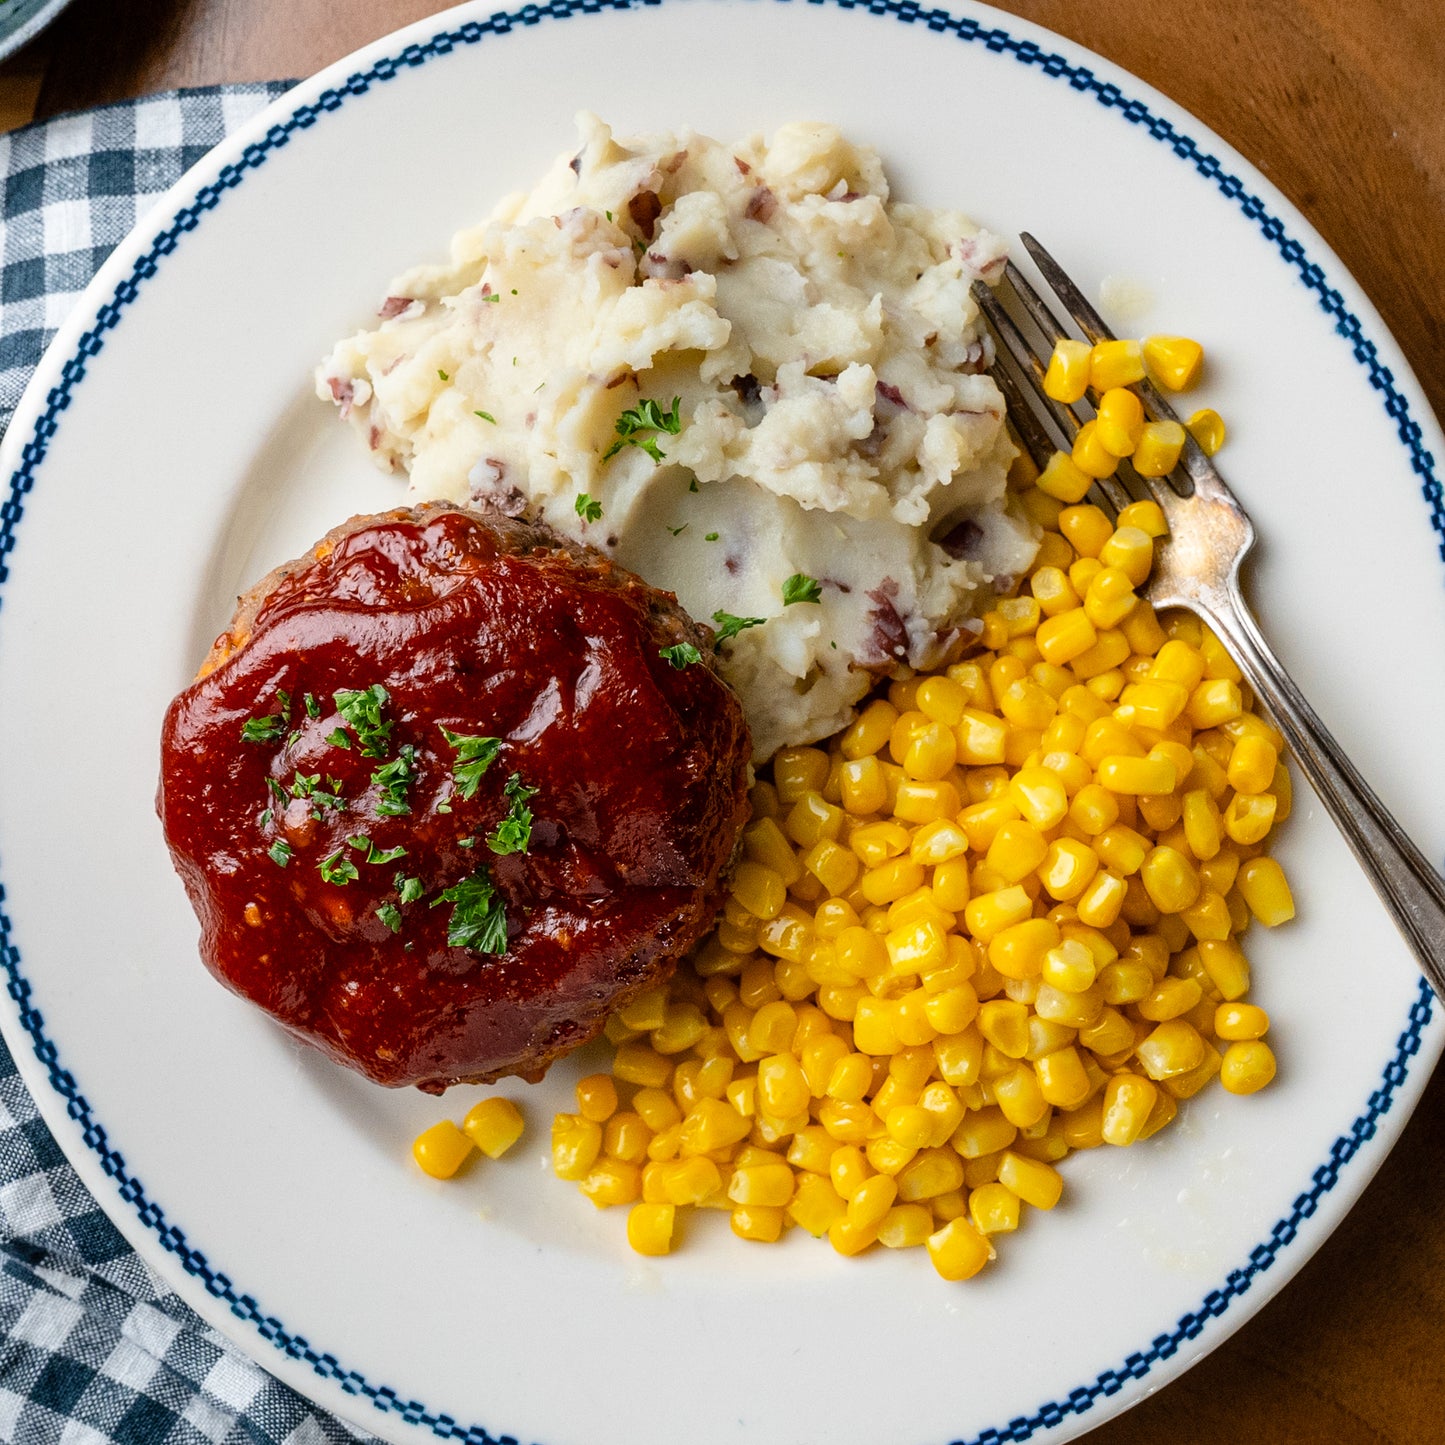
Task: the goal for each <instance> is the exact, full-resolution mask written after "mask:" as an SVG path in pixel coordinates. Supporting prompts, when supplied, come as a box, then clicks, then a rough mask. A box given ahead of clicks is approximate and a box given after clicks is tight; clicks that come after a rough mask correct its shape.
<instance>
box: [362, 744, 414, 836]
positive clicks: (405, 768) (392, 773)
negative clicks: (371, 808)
mask: <svg viewBox="0 0 1445 1445" xmlns="http://www.w3.org/2000/svg"><path fill="white" fill-rule="evenodd" d="M415 780H416V749H415V748H414V747H412V745H411V744H410V743H403V744H402V745H401V747H399V748H398V749H397V752H396V756H395V757H394V758H393V759H392V760H391V761H390V762H389V763H383V764H382V765H381V766H380V767H379V768H377V770H376V771H375V772H374V773H372V775H371V781H372V785H373V786H374V787H376V788H378V789H379V790H380V792H381V796H380V797H379V798H378V799H377V800H376V811H377V813H378V814H380V815H381V817H383V818H399V817H400V816H401V815H402V814H403V813H409V812H411V804H410V803H408V802H407V800H406V791H407V789H408V788H409V787H411V785H412V783H413V782H414V781H415Z"/></svg>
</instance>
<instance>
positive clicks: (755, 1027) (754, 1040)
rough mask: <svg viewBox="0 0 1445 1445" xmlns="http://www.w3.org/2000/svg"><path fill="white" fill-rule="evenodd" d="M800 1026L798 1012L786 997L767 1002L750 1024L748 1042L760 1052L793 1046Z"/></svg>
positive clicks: (776, 1050)
mask: <svg viewBox="0 0 1445 1445" xmlns="http://www.w3.org/2000/svg"><path fill="white" fill-rule="evenodd" d="M797 1027H798V1012H797V1010H796V1009H795V1008H794V1007H793V1006H792V1004H790V1003H788V1002H787V1001H786V1000H785V999H774V1000H772V1001H771V1002H770V1003H765V1004H763V1006H762V1007H761V1008H759V1009H758V1011H757V1012H756V1013H755V1014H754V1015H753V1017H752V1021H751V1023H749V1025H748V1043H749V1044H750V1045H751V1046H752V1048H753V1049H755V1050H756V1051H757V1052H758V1053H759V1054H768V1053H779V1052H781V1051H782V1050H783V1049H787V1048H791V1047H792V1043H793V1034H794V1032H795V1031H796V1030H797Z"/></svg>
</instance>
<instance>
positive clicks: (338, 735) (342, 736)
mask: <svg viewBox="0 0 1445 1445" xmlns="http://www.w3.org/2000/svg"><path fill="white" fill-rule="evenodd" d="M326 741H327V742H329V743H330V744H331V746H332V747H333V748H346V749H348V751H349V750H350V748H351V739H350V738H349V737H348V736H347V734H346V729H345V728H337V729H336V730H335V731H334V732H331V733H328V734H327V737H326Z"/></svg>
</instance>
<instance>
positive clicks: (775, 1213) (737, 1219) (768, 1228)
mask: <svg viewBox="0 0 1445 1445" xmlns="http://www.w3.org/2000/svg"><path fill="white" fill-rule="evenodd" d="M783 1217H784V1216H783V1211H782V1210H781V1209H776V1208H772V1207H770V1206H768V1205H766V1204H748V1205H739V1206H738V1207H737V1208H736V1209H734V1210H733V1211H732V1215H731V1221H732V1231H733V1233H734V1234H735V1235H737V1237H738V1238H739V1239H750V1240H752V1241H754V1242H755V1243H757V1244H774V1243H776V1241H777V1240H778V1239H779V1238H780V1237H781V1235H782V1233H783Z"/></svg>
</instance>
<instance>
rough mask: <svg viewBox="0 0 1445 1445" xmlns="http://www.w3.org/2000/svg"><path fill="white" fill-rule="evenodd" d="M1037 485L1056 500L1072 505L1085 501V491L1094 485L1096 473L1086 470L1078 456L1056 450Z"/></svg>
mask: <svg viewBox="0 0 1445 1445" xmlns="http://www.w3.org/2000/svg"><path fill="white" fill-rule="evenodd" d="M1035 485H1036V486H1037V487H1038V489H1039V491H1041V492H1043V493H1045V495H1047V496H1050V497H1053V498H1054V499H1055V500H1056V501H1059V502H1064V503H1067V504H1070V505H1072V504H1073V503H1074V502H1081V501H1083V499H1084V495H1085V493H1087V492H1088V490H1089V488H1090V487H1092V486H1093V485H1094V473H1092V472H1089V471H1085V470H1084V468H1083V467H1082V466H1081V465H1080V463H1079V461H1078V459H1077V457H1076V456H1071V455H1070V454H1069V453H1068V452H1055V453H1054V454H1053V455H1052V456H1051V457H1050V458H1049V459H1048V461H1047V462H1045V463H1044V469H1043V471H1041V472H1040V473H1039V476H1038V481H1037V482H1036V483H1035Z"/></svg>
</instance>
